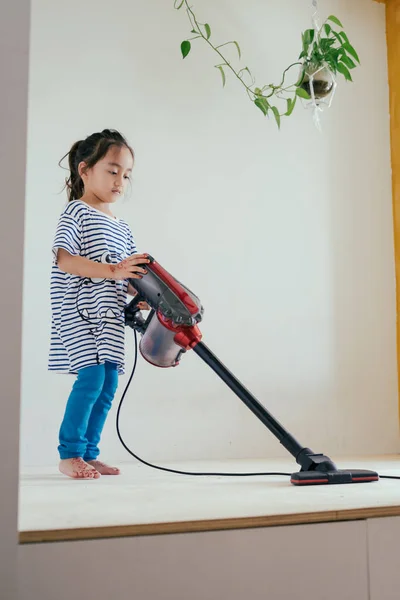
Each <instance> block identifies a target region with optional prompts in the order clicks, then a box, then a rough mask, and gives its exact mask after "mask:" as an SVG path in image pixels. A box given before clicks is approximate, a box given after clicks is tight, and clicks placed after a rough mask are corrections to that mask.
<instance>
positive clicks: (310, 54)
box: [174, 0, 360, 127]
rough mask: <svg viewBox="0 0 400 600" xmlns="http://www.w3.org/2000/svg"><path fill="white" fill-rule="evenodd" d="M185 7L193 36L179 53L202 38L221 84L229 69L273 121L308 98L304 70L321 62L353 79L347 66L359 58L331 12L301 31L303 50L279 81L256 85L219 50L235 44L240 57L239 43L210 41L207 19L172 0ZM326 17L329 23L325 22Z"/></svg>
mask: <svg viewBox="0 0 400 600" xmlns="http://www.w3.org/2000/svg"><path fill="white" fill-rule="evenodd" d="M182 7H185V9H186V14H187V16H188V19H189V22H190V25H191V33H192V34H193V36H194V37H191V38H188V39H186V40H184V41H183V42H182V43H181V52H182V57H183V58H186V57H187V56H188V54H189V52H190V51H191V48H192V42H193V41H194V40H197V39H201V40H203V41H204V42H205V43H206V44H207V45H208V46H209V47H210V48H211V49H212V50H213V51H214V52H215V53H216V54H217V55H218V58H219V62H218V64H216V65H215V68H216V69H218V70H219V72H220V74H221V77H222V85H223V86H225V84H226V75H227V72H230V73H232V74H233V75H234V76H235V77H236V78H237V79H238V81H239V82H240V84H241V85H242V86H243V87H244V89H245V90H246V93H247V95H248V97H249V98H250V100H251V102H252V103H253V104H254V105H255V106H257V108H259V109H260V110H261V111H262V113H263V114H264V115H265V116H267V115H269V113H272V114H273V116H274V118H275V121H276V123H277V125H278V127H280V125H281V117H283V116H290V115H291V114H292V112H293V110H294V108H295V106H296V102H297V99H298V98H303V99H305V100H310V99H311V96H310V87H309V83H308V80H307V74H308V73H309V72H310V71H315V70H317V69H318V68H319V67H321V66H326V67H327V68H328V69H329V70H330V71H331V72H332V73H334V74H336V73H338V72H339V73H341V74H342V75H343V76H344V77H345V79H346V80H347V81H352V77H351V74H350V70H351V69H354V68H355V67H356V63H355V62H354V60H355V61H357V62H358V63H359V62H360V61H359V58H358V55H357V52H356V51H355V50H354V48H353V46H352V45H351V44H350V42H349V38H348V36H347V35H346V34H345V33H344V31H336V30H334V29H333V28H332V25H331V24H330V23H332V24H334V25H336V26H338V27H339V28H340V29H343V25H342V24H341V22H340V21H339V19H338V18H337V17H335V16H334V15H331V16H330V17H328V18H327V19H326V21H325V22H324V23H323V25H322V26H321V28H318V29H307V30H306V31H305V32H304V33H303V34H302V51H301V53H300V55H299V58H298V60H297V61H296V62H294V63H292V64H291V65H289V66H288V67H287V68H286V69H285V70H284V71H283V74H282V78H281V81H280V83H278V85H274V84H272V83H270V84H268V85H264V86H263V87H258V86H256V81H255V78H254V77H253V74H252V72H251V71H250V69H249V68H248V67H247V66H245V67H242V68H240V69H239V70H237V69H236V68H235V67H234V66H233V64H232V62H231V60H229V59H228V58H227V56H226V53H225V51H223V50H221V49H222V48H225V47H227V46H235V48H236V52H237V54H238V57H239V60H241V58H242V53H241V49H240V46H239V44H238V42H237V41H229V42H225V43H223V44H218V45H214V43H213V42H212V41H211V35H212V34H211V27H210V25H209V23H201V22H200V21H199V20H198V18H197V17H196V15H195V13H194V11H193V8H192V7H191V6H190V5H189V2H188V0H174V8H175V9H176V10H180V9H181V8H182ZM328 21H329V22H330V23H328ZM296 66H297V67H298V72H299V75H298V76H297V79H296V81H295V82H294V83H291V84H289V85H287V84H286V77H287V74H288V72H289V71H290V70H291V69H293V68H294V67H296ZM277 100H279V101H281V100H283V101H286V109H285V111H284V112H281V111H280V110H279V108H278V106H277V105H276V101H277Z"/></svg>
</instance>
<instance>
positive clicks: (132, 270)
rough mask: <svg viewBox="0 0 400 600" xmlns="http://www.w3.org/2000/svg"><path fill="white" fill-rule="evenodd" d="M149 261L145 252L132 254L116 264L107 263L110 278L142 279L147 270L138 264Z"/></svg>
mask: <svg viewBox="0 0 400 600" xmlns="http://www.w3.org/2000/svg"><path fill="white" fill-rule="evenodd" d="M149 262H150V261H149V259H148V258H147V255H146V254H133V255H132V256H129V257H128V258H125V259H124V260H122V261H121V262H119V263H118V264H116V265H109V268H110V271H111V279H142V277H143V275H145V274H146V273H147V271H146V269H144V268H142V267H140V266H139V265H145V264H146V263H149Z"/></svg>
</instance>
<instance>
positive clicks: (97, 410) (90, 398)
mask: <svg viewBox="0 0 400 600" xmlns="http://www.w3.org/2000/svg"><path fill="white" fill-rule="evenodd" d="M117 387H118V367H117V365H116V364H114V363H111V362H106V363H105V364H102V365H95V366H93V367H85V368H84V369H80V370H79V371H78V377H77V378H76V381H75V383H74V385H73V388H72V391H71V394H70V396H69V398H68V402H67V406H66V409H65V414H64V419H63V422H62V424H61V427H60V434H59V441H60V445H59V446H58V452H59V454H60V458H61V459H65V458H75V457H78V456H81V457H82V458H83V459H84V460H86V461H88V460H95V459H96V458H97V457H98V455H99V453H100V451H99V447H98V445H99V442H100V437H101V433H102V431H103V427H104V423H105V421H106V418H107V415H108V411H109V410H110V408H111V404H112V401H113V398H114V395H115V392H116V391H117Z"/></svg>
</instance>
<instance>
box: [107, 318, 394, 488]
mask: <svg viewBox="0 0 400 600" xmlns="http://www.w3.org/2000/svg"><path fill="white" fill-rule="evenodd" d="M133 333H134V339H135V359H134V361H133V368H132V373H131V374H130V377H129V380H128V383H127V384H126V386H125V389H124V392H123V394H122V397H121V400H120V402H119V405H118V410H117V418H116V428H117V434H118V438H119V441H120V442H121V444H122V445H123V447H124V448H125V450H126V451H127V452H128V453H129V454H130V455H131V456H133V457H134V458H136V460H138V461H139V462H141V463H143V464H144V465H146V466H147V467H151V468H152V469H158V470H159V471H166V472H167V473H176V474H178V475H193V476H196V477H259V476H274V475H280V476H285V477H291V473H273V472H267V473H197V472H193V471H179V470H178V469H168V468H167V467H160V466H159V465H153V464H152V463H150V462H148V461H147V460H144V459H143V458H140V456H138V455H137V454H135V453H134V452H132V450H131V449H130V448H129V447H128V446H127V445H126V444H125V442H124V440H123V439H122V436H121V432H120V430H119V416H120V412H121V407H122V404H123V401H124V399H125V396H126V393H127V391H128V389H129V386H130V384H131V382H132V379H133V376H134V374H135V371H136V365H137V359H138V344H137V333H136V331H135V330H133ZM379 479H400V476H395V475H379Z"/></svg>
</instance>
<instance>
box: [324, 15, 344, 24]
mask: <svg viewBox="0 0 400 600" xmlns="http://www.w3.org/2000/svg"><path fill="white" fill-rule="evenodd" d="M327 21H332V23H335V25H339V27H343V25H342V24H341V22H340V21H339V19H338V18H337V17H335V16H334V15H331V16H330V17H328V18H327Z"/></svg>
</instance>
